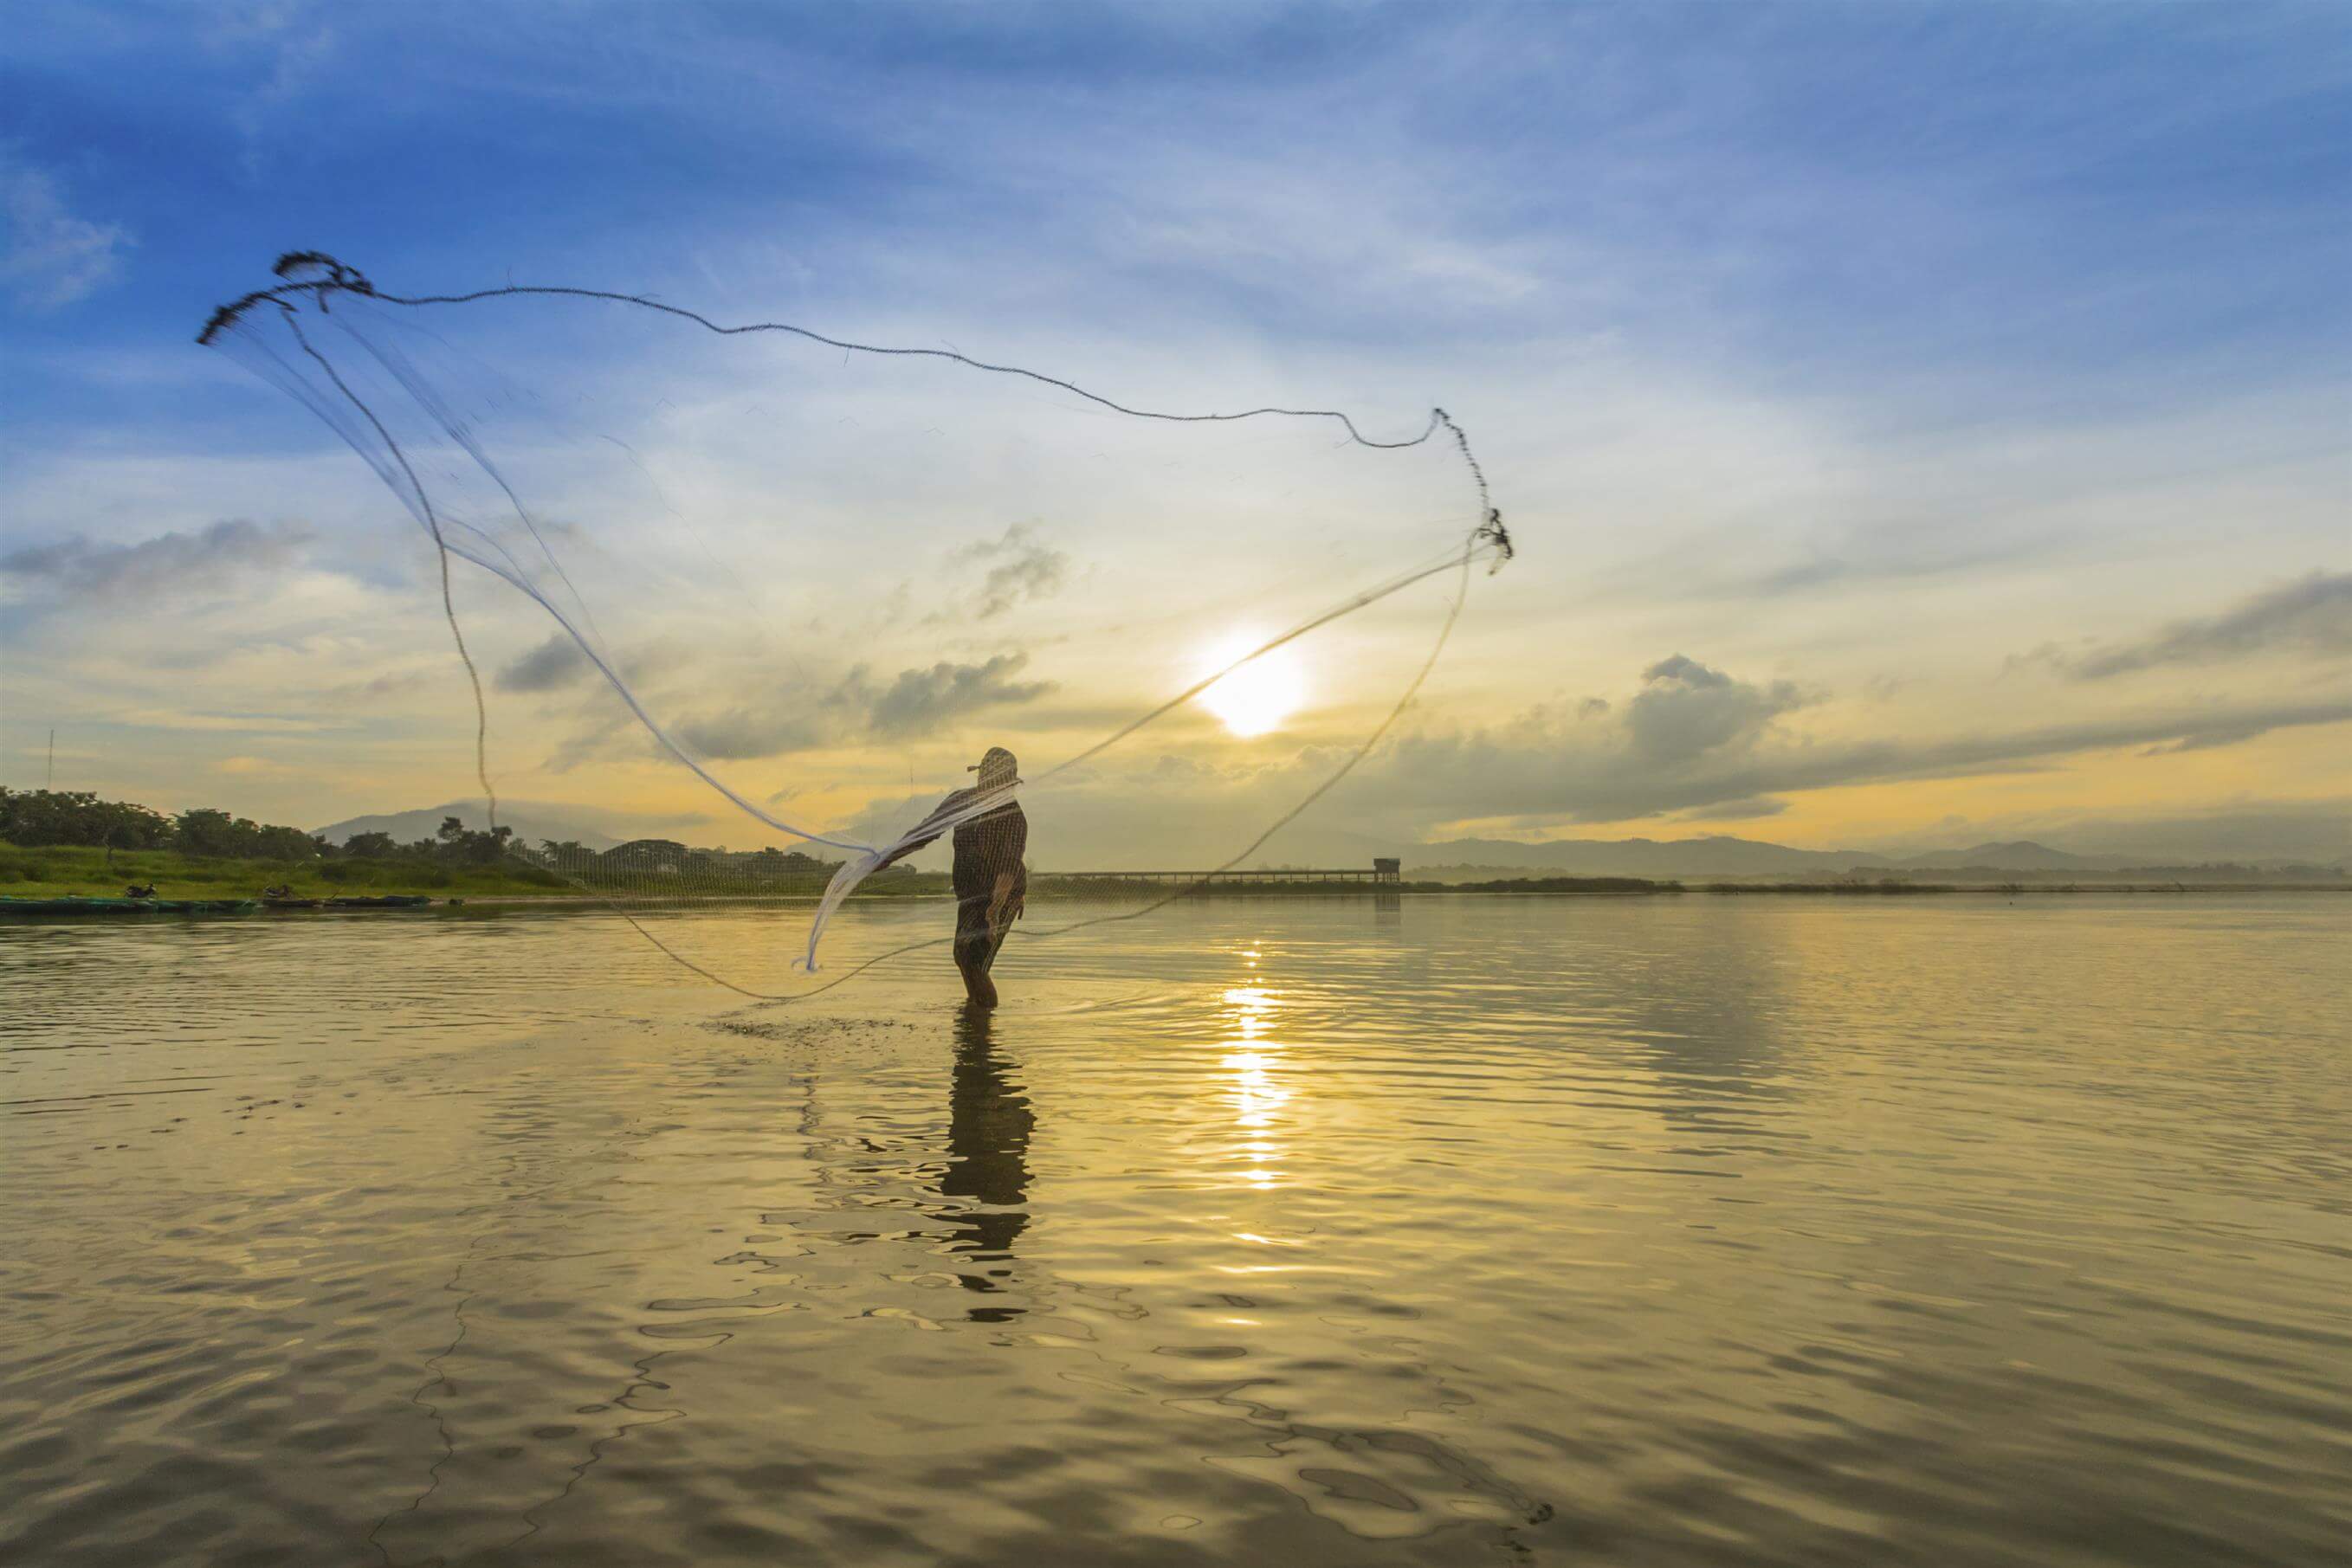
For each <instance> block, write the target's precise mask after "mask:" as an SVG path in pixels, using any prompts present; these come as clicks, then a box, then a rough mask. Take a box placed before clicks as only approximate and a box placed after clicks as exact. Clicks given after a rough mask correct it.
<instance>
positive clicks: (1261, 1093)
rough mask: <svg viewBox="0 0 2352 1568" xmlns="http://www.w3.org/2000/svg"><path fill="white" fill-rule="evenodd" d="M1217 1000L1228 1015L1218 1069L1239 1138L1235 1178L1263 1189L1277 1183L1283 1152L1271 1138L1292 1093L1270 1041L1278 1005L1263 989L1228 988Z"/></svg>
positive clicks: (1276, 1047)
mask: <svg viewBox="0 0 2352 1568" xmlns="http://www.w3.org/2000/svg"><path fill="white" fill-rule="evenodd" d="M1223 1001H1224V1004H1225V1005H1226V1006H1227V1007H1229V1008H1231V1009H1234V1012H1233V1017H1232V1019H1231V1022H1230V1026H1229V1027H1230V1030H1231V1033H1230V1035H1229V1036H1228V1039H1227V1045H1228V1050H1227V1051H1226V1052H1225V1054H1224V1056H1223V1058H1222V1059H1220V1061H1219V1062H1218V1065H1219V1067H1221V1068H1222V1069H1223V1071H1225V1072H1226V1073H1227V1074H1229V1075H1230V1076H1229V1077H1228V1078H1227V1079H1226V1081H1225V1083H1224V1099H1225V1103H1227V1104H1229V1105H1230V1106H1232V1107H1233V1113H1234V1127H1235V1128H1236V1129H1237V1130H1238V1131H1239V1132H1240V1134H1241V1135H1240V1137H1239V1138H1238V1139H1236V1140H1235V1142H1234V1153H1235V1155H1237V1156H1238V1157H1239V1159H1240V1160H1241V1162H1242V1165H1243V1169H1242V1170H1241V1172H1240V1173H1239V1174H1240V1176H1241V1179H1242V1181H1243V1182H1244V1184H1245V1185H1246V1186H1251V1187H1254V1188H1255V1189H1257V1190H1258V1191H1261V1192H1263V1191H1267V1190H1270V1189H1272V1188H1274V1187H1276V1186H1280V1185H1281V1183H1282V1175H1283V1173H1282V1172H1281V1171H1280V1170H1279V1169H1278V1168H1277V1166H1276V1162H1277V1161H1278V1160H1279V1159H1280V1158H1281V1157H1282V1155H1283V1154H1284V1153H1285V1150H1284V1146H1283V1145H1282V1142H1281V1141H1280V1139H1279V1138H1278V1137H1277V1136H1276V1132H1277V1131H1278V1129H1279V1128H1280V1126H1281V1124H1282V1123H1283V1120H1284V1118H1283V1114H1282V1112H1283V1107H1284V1106H1286V1105H1287V1104H1288V1103H1290V1099H1291V1096H1292V1093H1293V1091H1292V1090H1290V1089H1288V1088H1286V1087H1285V1086H1284V1084H1283V1083H1282V1082H1281V1081H1280V1078H1279V1072H1280V1069H1281V1065H1282V1057H1283V1051H1282V1049H1281V1047H1280V1046H1279V1045H1277V1044H1276V1042H1275V1040H1273V1038H1272V1029H1273V1016H1274V1014H1275V1012H1276V1009H1278V1007H1279V1006H1280V1002H1279V998H1276V995H1275V993H1274V992H1273V991H1271V990H1269V989H1267V988H1265V987H1263V986H1236V987H1234V988H1231V989H1229V990H1227V991H1226V992H1225V993H1224V997H1223Z"/></svg>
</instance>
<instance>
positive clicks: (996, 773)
mask: <svg viewBox="0 0 2352 1568" xmlns="http://www.w3.org/2000/svg"><path fill="white" fill-rule="evenodd" d="M964 771H965V772H967V773H977V774H979V775H980V787H981V788H982V789H1009V788H1011V787H1012V786H1013V785H1015V784H1018V783H1020V782H1021V764H1020V763H1019V762H1017V761H1015V760H1014V759H1013V753H1011V752H1009V751H1007V750H1005V749H1004V747H1001V746H992V747H989V748H988V755H987V756H985V757H982V758H981V759H980V760H979V761H978V762H975V763H973V764H972V765H971V767H970V768H965V769H964Z"/></svg>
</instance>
